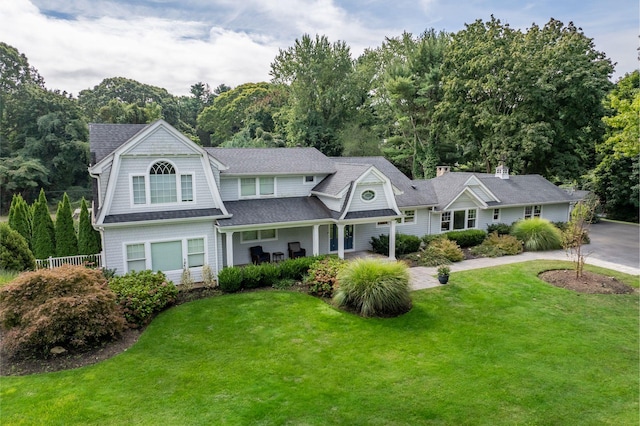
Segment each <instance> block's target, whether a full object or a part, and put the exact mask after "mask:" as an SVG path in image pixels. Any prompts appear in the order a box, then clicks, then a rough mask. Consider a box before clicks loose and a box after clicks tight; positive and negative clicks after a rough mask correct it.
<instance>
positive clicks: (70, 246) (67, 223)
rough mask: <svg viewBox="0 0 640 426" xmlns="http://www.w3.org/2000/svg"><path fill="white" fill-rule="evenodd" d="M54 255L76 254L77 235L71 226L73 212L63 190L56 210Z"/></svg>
mask: <svg viewBox="0 0 640 426" xmlns="http://www.w3.org/2000/svg"><path fill="white" fill-rule="evenodd" d="M55 231H56V256H58V257H63V256H75V255H77V254H78V237H76V230H75V228H74V227H73V213H72V212H71V203H70V202H69V197H68V196H67V193H66V192H65V193H64V195H63V196H62V202H61V203H58V211H57V212H56V223H55Z"/></svg>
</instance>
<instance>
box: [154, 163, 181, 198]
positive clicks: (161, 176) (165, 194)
mask: <svg viewBox="0 0 640 426" xmlns="http://www.w3.org/2000/svg"><path fill="white" fill-rule="evenodd" d="M149 186H150V190H151V191H150V195H151V204H161V203H175V202H176V201H177V198H178V192H177V190H176V170H175V169H174V168H173V166H172V165H171V164H170V163H168V162H166V161H158V162H157V163H155V164H154V165H153V166H151V170H149Z"/></svg>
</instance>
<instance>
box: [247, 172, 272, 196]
mask: <svg viewBox="0 0 640 426" xmlns="http://www.w3.org/2000/svg"><path fill="white" fill-rule="evenodd" d="M275 189H276V182H275V178H273V177H259V178H254V177H252V178H240V197H243V198H244V197H256V196H260V197H268V196H272V195H275V193H276V191H275Z"/></svg>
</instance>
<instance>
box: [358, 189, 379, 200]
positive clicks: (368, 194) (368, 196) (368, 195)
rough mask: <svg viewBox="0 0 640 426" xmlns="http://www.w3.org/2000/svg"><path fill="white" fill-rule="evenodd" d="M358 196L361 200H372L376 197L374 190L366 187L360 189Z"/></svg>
mask: <svg viewBox="0 0 640 426" xmlns="http://www.w3.org/2000/svg"><path fill="white" fill-rule="evenodd" d="M360 198H362V201H373V199H374V198H376V192H375V191H374V190H372V189H366V190H364V191H362V194H360Z"/></svg>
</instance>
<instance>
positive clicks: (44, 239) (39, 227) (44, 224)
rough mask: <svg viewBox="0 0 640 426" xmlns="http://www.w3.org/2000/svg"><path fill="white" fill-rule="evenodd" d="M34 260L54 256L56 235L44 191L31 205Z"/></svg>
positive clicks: (42, 190) (41, 190)
mask: <svg viewBox="0 0 640 426" xmlns="http://www.w3.org/2000/svg"><path fill="white" fill-rule="evenodd" d="M31 242H32V245H33V254H34V256H35V257H36V259H46V258H48V257H49V256H55V254H56V233H55V227H54V225H53V220H52V219H51V214H50V213H49V207H48V205H47V197H46V196H45V195H44V189H40V196H39V197H38V200H37V201H36V202H35V203H34V204H33V235H32V238H31Z"/></svg>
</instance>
